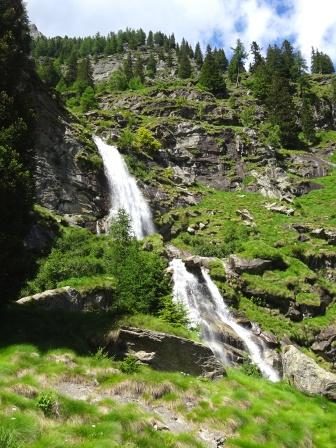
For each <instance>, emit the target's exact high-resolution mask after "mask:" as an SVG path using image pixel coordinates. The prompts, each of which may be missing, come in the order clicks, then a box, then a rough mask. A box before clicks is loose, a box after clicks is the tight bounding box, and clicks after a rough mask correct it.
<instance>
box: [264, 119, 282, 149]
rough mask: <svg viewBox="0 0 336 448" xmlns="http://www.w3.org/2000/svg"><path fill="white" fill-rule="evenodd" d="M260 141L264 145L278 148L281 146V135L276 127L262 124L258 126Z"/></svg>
mask: <svg viewBox="0 0 336 448" xmlns="http://www.w3.org/2000/svg"><path fill="white" fill-rule="evenodd" d="M260 133H261V141H262V142H263V144H264V145H268V146H273V147H274V148H278V147H280V146H281V133H280V127H279V126H278V125H273V124H271V123H263V124H262V125H261V126H260Z"/></svg>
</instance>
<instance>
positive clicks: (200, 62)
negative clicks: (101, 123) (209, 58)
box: [195, 42, 203, 68]
mask: <svg viewBox="0 0 336 448" xmlns="http://www.w3.org/2000/svg"><path fill="white" fill-rule="evenodd" d="M195 62H196V64H197V66H198V68H201V67H202V65H203V53H202V50H201V46H200V44H199V42H197V44H196V47H195Z"/></svg>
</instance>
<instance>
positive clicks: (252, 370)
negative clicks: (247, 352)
mask: <svg viewBox="0 0 336 448" xmlns="http://www.w3.org/2000/svg"><path fill="white" fill-rule="evenodd" d="M241 370H242V371H243V372H244V373H245V375H248V376H253V377H255V378H261V377H262V374H261V372H260V370H259V368H258V367H257V366H256V365H255V364H253V362H252V361H251V360H250V359H249V358H245V360H244V362H243V364H242V366H241Z"/></svg>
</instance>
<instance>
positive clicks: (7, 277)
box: [0, 0, 33, 301]
mask: <svg viewBox="0 0 336 448" xmlns="http://www.w3.org/2000/svg"><path fill="white" fill-rule="evenodd" d="M29 55H30V37H29V28H28V20H27V16H26V12H25V9H24V6H23V3H22V1H21V0H11V1H1V2H0V67H1V76H0V111H1V113H0V217H1V219H0V291H1V298H0V300H1V301H4V300H6V299H8V298H9V296H11V295H13V297H15V295H16V293H17V291H15V289H16V288H18V287H19V286H20V285H19V282H20V280H21V279H22V276H23V273H24V272H25V269H26V267H25V266H24V263H23V262H24V255H23V254H24V252H23V249H24V246H23V239H24V236H25V235H26V234H27V231H28V229H29V225H30V221H31V218H30V210H31V207H32V200H33V199H32V197H33V194H32V180H31V174H30V172H29V171H28V167H29V166H30V164H31V157H30V149H31V144H32V141H31V140H32V136H31V130H32V125H33V118H32V115H31V105H30V101H29V95H30V86H29V85H28V83H27V80H28V79H29V76H30V74H31V72H32V66H31V62H30V58H29Z"/></svg>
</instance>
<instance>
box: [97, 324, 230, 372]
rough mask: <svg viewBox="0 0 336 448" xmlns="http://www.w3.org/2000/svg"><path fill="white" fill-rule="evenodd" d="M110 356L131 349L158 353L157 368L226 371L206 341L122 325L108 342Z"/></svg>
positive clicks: (180, 370)
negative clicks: (206, 344)
mask: <svg viewBox="0 0 336 448" xmlns="http://www.w3.org/2000/svg"><path fill="white" fill-rule="evenodd" d="M106 348H107V350H108V352H109V354H110V355H115V356H117V357H124V356H126V354H127V353H129V352H130V351H131V352H132V353H134V352H142V351H143V352H146V353H151V354H153V353H154V354H155V355H154V356H153V358H152V359H151V361H150V364H151V366H152V367H153V368H154V369H157V370H166V371H178V372H184V373H188V374H193V375H205V374H207V373H209V372H217V373H218V374H220V375H223V374H224V373H225V369H224V367H223V366H222V365H221V364H220V363H219V362H218V361H217V360H216V358H215V356H214V355H213V353H212V351H211V350H210V349H209V348H208V347H206V346H205V345H203V344H200V343H197V342H193V341H190V340H188V339H185V338H180V337H178V336H173V335H170V334H166V333H159V332H157V331H151V330H145V329H140V328H133V327H122V328H120V330H119V333H118V334H117V335H116V334H112V335H111V336H110V337H109V338H108V341H107V347H106Z"/></svg>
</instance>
